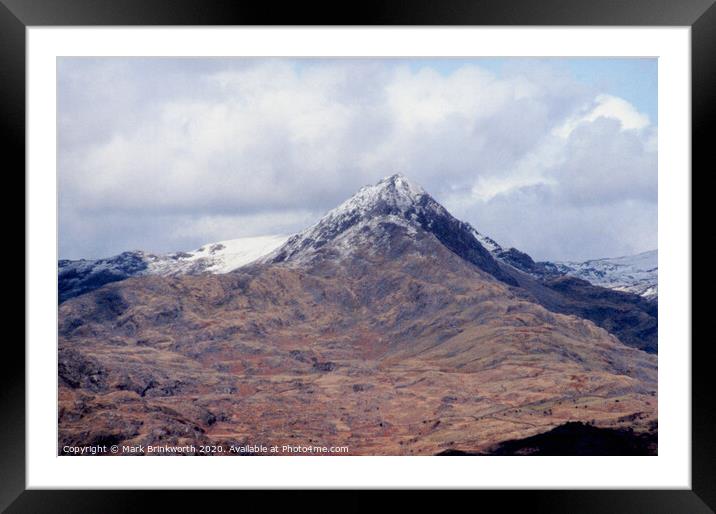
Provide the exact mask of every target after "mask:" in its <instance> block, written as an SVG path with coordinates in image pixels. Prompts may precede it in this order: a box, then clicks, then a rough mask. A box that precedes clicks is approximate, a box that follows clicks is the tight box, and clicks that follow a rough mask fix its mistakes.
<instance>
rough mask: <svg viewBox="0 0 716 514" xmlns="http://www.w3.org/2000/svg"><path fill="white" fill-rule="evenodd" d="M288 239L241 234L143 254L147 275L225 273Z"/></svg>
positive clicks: (271, 249)
mask: <svg viewBox="0 0 716 514" xmlns="http://www.w3.org/2000/svg"><path fill="white" fill-rule="evenodd" d="M287 239H288V236H284V235H270V236H256V237H242V238H238V239H229V240H226V241H218V242H216V243H210V244H206V245H204V246H202V247H200V248H198V249H196V250H194V251H191V252H177V253H172V254H167V255H152V254H145V259H146V260H147V274H150V275H179V274H185V273H189V274H191V273H212V274H218V273H228V272H230V271H233V270H235V269H237V268H240V267H241V266H245V265H246V264H249V263H251V262H253V261H255V260H257V259H259V258H260V257H262V256H264V255H266V254H267V253H270V252H271V251H273V250H274V249H276V248H278V247H279V246H281V245H282V244H284V243H285V242H286V240H287Z"/></svg>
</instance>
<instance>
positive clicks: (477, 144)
mask: <svg viewBox="0 0 716 514" xmlns="http://www.w3.org/2000/svg"><path fill="white" fill-rule="evenodd" d="M170 61H171V62H169V63H167V62H164V61H161V62H160V64H154V63H152V62H147V61H145V60H138V61H136V62H135V61H133V60H119V61H115V60H98V61H91V62H89V63H88V62H87V61H81V62H80V61H79V60H72V59H70V60H65V61H62V62H61V63H60V66H59V84H60V87H59V90H58V93H59V121H58V123H59V125H58V126H59V127H60V139H59V141H60V146H59V163H58V166H59V180H60V195H61V196H60V224H61V227H60V253H61V255H62V256H63V257H73V258H74V257H81V256H86V257H94V256H98V255H102V254H109V253H117V252H119V251H122V250H125V249H129V248H138V247H141V248H145V249H148V250H151V251H168V250H180V249H190V248H193V247H196V246H199V245H201V244H203V243H206V242H207V241H211V240H213V239H217V240H219V239H231V238H234V237H239V236H246V235H259V234H267V233H279V232H286V231H292V230H299V229H300V228H302V227H304V226H305V225H307V224H309V223H310V222H311V221H312V220H314V219H315V218H316V217H317V216H320V215H321V214H322V213H323V212H325V211H326V210H328V209H330V208H332V207H333V206H335V205H337V204H338V203H340V202H341V201H342V200H344V199H345V198H346V197H348V196H350V195H351V194H352V193H353V192H355V190H357V189H358V188H359V187H360V186H361V185H364V184H367V183H372V182H375V181H376V180H378V179H379V178H381V177H383V176H385V175H388V174H390V173H393V172H395V171H401V172H403V173H405V174H407V175H408V176H409V177H411V178H412V179H413V180H415V181H417V182H419V183H421V184H422V185H423V186H424V187H425V188H426V189H427V190H428V191H429V192H431V193H432V194H433V195H434V196H435V197H436V198H437V199H438V200H439V201H443V202H444V203H445V204H446V206H447V207H448V208H450V209H452V210H453V211H454V213H455V214H456V215H458V216H460V217H463V218H465V219H467V220H468V221H470V222H471V223H473V224H474V225H475V226H476V227H478V229H479V230H482V231H484V232H486V233H488V234H491V235H494V236H495V237H496V238H498V239H499V238H500V237H502V238H504V239H506V240H509V241H510V242H512V244H516V245H518V246H520V247H521V248H522V249H524V250H525V251H528V252H536V253H539V254H540V255H542V256H549V257H551V258H578V257H581V256H582V254H584V256H586V257H598V256H602V255H610V254H611V253H613V252H616V251H617V249H619V250H618V251H619V252H622V253H623V251H622V249H623V248H624V247H625V246H628V244H632V243H633V244H632V246H633V247H634V248H635V249H636V250H641V249H647V247H650V246H655V244H656V225H655V220H656V216H655V211H654V208H655V205H656V197H655V191H656V145H655V141H656V129H655V127H654V126H652V125H651V124H650V122H649V119H648V117H646V116H645V115H643V114H641V113H639V112H638V111H637V110H636V109H635V108H634V107H633V106H632V105H631V104H629V103H628V102H626V101H625V100H623V99H620V98H617V97H614V96H608V95H604V94H601V93H600V92H599V91H595V90H592V89H589V88H585V87H584V85H582V84H579V83H577V82H576V81H574V80H572V79H570V78H569V77H565V76H564V75H563V74H556V73H553V72H552V71H551V69H550V68H549V67H543V68H540V69H537V70H535V69H525V70H519V69H514V70H512V71H511V72H509V73H502V74H499V75H498V74H495V73H494V72H491V71H488V70H486V69H484V68H482V67H481V66H479V63H478V64H465V65H463V66H461V67H459V68H457V69H456V70H455V71H452V72H450V73H446V72H438V71H437V70H435V69H433V68H432V67H430V66H423V67H421V66H408V65H407V64H405V63H391V62H390V61H370V60H360V61H354V60H345V61H341V60H337V61H336V60H334V61H300V62H299V61H283V60H260V59H255V60H235V61H227V60H219V61H216V62H214V61H211V60H206V62H205V61H200V62H199V61H192V62H191V63H177V62H175V61H173V60H170ZM585 105H586V106H587V107H584V106H585ZM527 192H529V194H527ZM630 202H631V203H630ZM580 205H581V207H584V208H585V209H586V206H589V209H587V210H579V207H580ZM528 208H529V209H531V211H532V212H531V213H530V216H531V217H532V219H540V218H544V219H549V220H550V221H549V223H551V224H552V228H553V230H552V229H550V230H546V229H545V230H543V231H542V232H543V234H544V237H543V238H542V240H541V241H537V240H536V239H535V238H536V236H535V232H534V231H535V230H536V227H534V226H530V224H528V223H522V222H518V220H519V219H520V218H519V216H521V215H523V214H524V213H525V212H526V209H528ZM630 209H631V210H632V211H633V212H630ZM490 213H500V215H499V216H497V215H496V214H490ZM578 213H581V214H582V218H581V219H566V218H567V217H571V216H576V215H577V214H578ZM652 217H653V220H654V222H653V223H651V224H649V223H647V222H646V220H648V219H651V218H652ZM634 218H639V219H642V218H643V220H645V221H643V223H642V225H641V226H642V228H643V229H644V230H645V231H647V232H648V234H649V235H648V237H647V236H644V237H640V238H635V236H634V234H633V230H630V229H628V227H626V228H624V227H625V226H626V225H628V223H629V219H634ZM604 223H608V224H609V225H610V226H612V227H614V229H613V230H611V231H609V233H608V234H607V233H606V232H605V231H604V230H603V228H602V227H601V226H600V224H604ZM560 227H561V228H560ZM619 227H623V228H624V230H620V228H619ZM543 228H544V227H543ZM577 231H578V232H579V234H576V232H577ZM590 234H591V235H590ZM566 238H571V239H572V240H579V241H580V245H579V246H576V245H564V244H562V245H560V244H558V243H559V240H560V239H566ZM637 239H638V240H637ZM627 240H629V241H631V243H629V242H628V241H627ZM589 241H591V243H589ZM644 246H646V247H644ZM550 248H552V249H553V251H552V252H550V250H549V249H550ZM577 254H579V255H577Z"/></svg>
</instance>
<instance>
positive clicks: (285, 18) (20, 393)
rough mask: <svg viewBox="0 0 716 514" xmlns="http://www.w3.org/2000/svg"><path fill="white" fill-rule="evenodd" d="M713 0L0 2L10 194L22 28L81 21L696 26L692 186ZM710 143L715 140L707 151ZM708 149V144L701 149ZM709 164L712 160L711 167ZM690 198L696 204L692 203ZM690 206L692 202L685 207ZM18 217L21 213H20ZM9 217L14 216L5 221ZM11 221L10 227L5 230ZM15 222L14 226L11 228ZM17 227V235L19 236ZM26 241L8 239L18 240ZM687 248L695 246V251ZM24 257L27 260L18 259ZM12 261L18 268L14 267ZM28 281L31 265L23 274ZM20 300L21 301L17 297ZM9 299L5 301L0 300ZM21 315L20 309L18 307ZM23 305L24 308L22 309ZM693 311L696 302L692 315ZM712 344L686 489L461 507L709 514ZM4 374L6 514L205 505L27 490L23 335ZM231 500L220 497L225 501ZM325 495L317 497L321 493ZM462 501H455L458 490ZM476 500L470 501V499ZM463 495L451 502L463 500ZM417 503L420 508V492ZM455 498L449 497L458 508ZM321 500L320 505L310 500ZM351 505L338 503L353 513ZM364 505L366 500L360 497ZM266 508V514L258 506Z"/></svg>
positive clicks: (21, 129)
mask: <svg viewBox="0 0 716 514" xmlns="http://www.w3.org/2000/svg"><path fill="white" fill-rule="evenodd" d="M715 1H716V0H680V1H678V2H676V1H670V0H601V1H595V0H592V1H588V0H540V1H534V0H488V1H480V0H473V1H470V0H452V1H442V2H435V1H431V0H412V1H410V2H406V1H382V2H381V1H377V0H372V1H362V2H360V3H356V4H350V5H348V4H341V3H339V2H334V3H332V4H331V5H325V6H324V5H320V4H317V3H314V4H305V3H286V4H285V5H282V6H281V7H280V8H278V7H277V6H275V5H273V4H270V3H261V2H252V3H245V2H244V3H240V2H228V1H221V0H214V1H207V0H204V1H201V0H0V75H1V78H0V126H2V127H3V132H4V134H3V137H2V138H1V139H0V141H2V145H3V147H4V148H3V157H4V159H5V162H6V163H7V164H6V165H5V174H4V175H5V179H6V195H8V194H11V195H12V193H9V192H10V191H12V192H13V193H15V194H17V193H16V191H19V190H20V188H22V189H23V190H24V180H23V182H22V183H21V184H17V189H14V188H13V189H11V188H10V187H8V182H7V181H8V180H10V179H11V177H19V176H24V175H21V174H20V173H12V172H13V171H15V170H17V171H18V172H19V171H20V170H21V169H22V170H24V169H25V100H26V98H25V50H26V48H25V46H26V44H25V30H26V28H27V27H30V26H87V25H105V26H111V25H549V26H556V25H558V26H567V25H574V26H583V25H621V26H628V25H635V26H644V25H656V26H689V27H691V44H692V47H691V49H692V56H691V57H692V62H691V70H692V179H693V176H694V170H695V169H700V172H701V174H703V175H705V173H706V172H707V171H708V170H707V165H708V164H710V165H711V166H710V167H709V168H713V164H712V163H711V162H710V160H709V161H707V159H708V158H709V157H710V154H711V152H710V151H709V148H710V146H711V145H712V143H711V142H710V140H709V134H710V133H711V132H712V131H709V128H713V125H714V124H715V122H714V120H716V112H715V106H716V101H715V99H714V96H715V93H714V92H715V91H716V65H715V64H716V5H715V4H714V2H715ZM710 143H711V144H710ZM707 145H709V146H707ZM707 163H708V164H707ZM692 202H693V201H692ZM692 206H693V203H692ZM15 212H16V211H15ZM6 219H8V220H9V219H11V218H9V217H8V218H6ZM7 225H12V224H7ZM17 225H18V226H19V223H18V224H17ZM17 230H18V231H19V228H17ZM24 238H25V233H24V232H23V235H22V238H21V237H19V234H18V237H16V238H13V239H12V240H13V242H14V244H15V245H17V244H18V243H17V241H19V240H24ZM692 252H693V247H692ZM25 259H27V255H25ZM15 265H16V264H15ZM25 280H27V268H26V271H25ZM23 297H24V293H23ZM7 298H9V295H7V296H6V299H7ZM14 303H15V305H16V307H15V308H16V309H19V308H20V304H21V302H19V301H14ZM22 305H23V308H24V302H22ZM696 307H698V306H694V308H696ZM709 346H710V340H709V339H707V338H703V339H697V338H694V340H693V344H692V371H693V376H692V456H691V464H692V489H690V490H633V491H628V490H619V491H616V490H588V491H587V490H584V491H502V492H498V491H479V492H478V491H475V492H470V493H469V494H470V495H471V499H469V500H468V501H470V502H473V501H480V502H482V501H485V500H493V501H494V500H497V501H499V502H500V506H501V509H504V508H507V509H508V510H509V509H510V508H513V507H522V508H526V507H528V508H529V509H530V510H537V511H543V510H544V511H549V512H581V513H588V512H670V513H675V512H692V513H698V512H714V510H716V445H715V444H714V440H715V439H714V434H715V433H716V424H715V423H714V419H715V418H716V415H715V414H716V409H715V408H714V400H713V385H714V380H713V378H712V377H713V376H714V374H713V372H712V370H711V369H710V368H711V367H712V362H713V361H712V360H711V359H709V358H708V357H709ZM3 356H4V359H5V366H4V367H3V370H2V372H1V373H0V381H1V385H0V441H1V445H2V446H1V448H2V453H0V461H1V463H2V464H1V466H0V509H7V512H35V513H41V512H126V511H133V510H139V508H140V507H141V506H147V505H150V504H148V503H147V502H148V501H149V500H159V501H161V502H162V506H163V510H169V509H171V508H172V504H176V505H181V507H182V509H181V510H185V509H186V508H190V507H191V506H192V504H196V505H204V506H205V505H206V502H207V501H209V497H208V496H207V494H211V500H210V501H212V502H214V501H216V499H217V498H218V496H217V494H219V493H217V492H211V493H207V492H204V493H198V494H192V493H190V492H188V491H184V492H180V491H141V492H137V491H131V492H130V491H118V490H111V491H97V490H95V491H67V490H65V491H59V490H26V487H25V475H26V473H25V472H26V467H25V466H26V465H25V366H24V363H25V352H24V346H23V344H21V342H20V338H19V337H17V338H10V337H7V338H6V339H5V341H4V353H3ZM226 494H232V493H231V492H224V493H221V495H222V496H224V495H226ZM301 494H302V495H303V498H305V500H299V501H298V502H296V503H295V507H294V508H300V507H301V506H307V507H309V508H310V507H311V506H313V507H315V506H316V505H320V504H322V503H323V502H324V501H326V498H325V496H323V495H324V494H325V493H322V492H302V493H301ZM318 494H321V496H320V498H319V497H318V496H317V495H318ZM455 494H457V493H455ZM475 495H477V496H475ZM459 496H461V494H460V495H458V499H459ZM412 498H413V499H417V500H418V501H420V502H423V501H424V500H423V494H422V493H421V492H414V493H413V494H412ZM454 499H455V497H453V500H454ZM270 501H273V496H272V493H271V492H268V491H264V492H256V493H254V494H247V492H245V491H244V492H241V506H242V508H244V509H246V508H249V511H251V510H253V509H251V507H252V506H259V505H261V506H265V505H266V503H267V502H270ZM316 501H319V503H318V504H316V503H315V502H316ZM363 501H364V500H363V499H359V500H357V502H358V503H355V502H353V503H350V502H348V503H345V504H344V505H346V506H350V505H352V506H353V507H354V508H357V507H358V506H359V504H360V503H361V502H363ZM365 501H367V502H369V501H370V500H365ZM257 510H263V509H257Z"/></svg>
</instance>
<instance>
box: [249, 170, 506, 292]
mask: <svg viewBox="0 0 716 514" xmlns="http://www.w3.org/2000/svg"><path fill="white" fill-rule="evenodd" d="M419 232H420V233H419ZM421 232H425V233H426V234H429V235H432V236H433V237H434V238H435V239H437V240H438V241H439V242H440V243H442V244H443V245H444V246H445V247H446V248H447V249H449V250H450V251H452V252H453V253H455V254H456V255H458V256H460V257H462V258H463V259H465V260H466V261H468V262H470V263H472V264H474V265H475V266H477V267H479V268H480V269H481V270H483V271H485V272H487V273H489V274H490V275H492V276H493V277H495V278H496V279H498V280H501V281H503V282H505V283H507V284H511V285H517V283H516V282H515V281H514V280H513V279H512V278H511V277H510V276H509V275H508V274H507V273H505V272H504V270H503V269H502V268H501V267H500V265H499V264H498V263H497V261H496V260H495V259H494V258H493V257H492V255H491V254H490V252H489V251H487V250H486V249H485V248H484V247H483V246H482V245H481V244H480V243H479V241H478V240H477V239H476V238H475V236H474V232H475V231H474V229H473V228H472V227H471V226H470V225H469V224H468V223H464V222H462V221H460V220H458V219H456V218H454V217H453V216H452V215H451V214H450V213H449V212H448V211H447V210H446V209H445V208H444V207H443V206H442V205H440V204H439V203H437V202H436V201H435V200H434V199H433V197H431V196H430V195H429V194H427V193H426V192H425V191H424V190H423V189H422V188H421V187H419V186H416V185H414V184H412V183H411V182H410V181H408V179H407V178H406V177H405V176H403V175H401V174H396V175H392V176H390V177H387V178H384V179H383V180H381V181H380V182H378V183H377V184H376V185H374V186H366V187H363V188H362V189H361V190H360V191H358V193H356V194H355V195H354V196H353V197H351V198H350V199H348V200H347V201H345V202H344V203H342V204H341V205H339V206H338V207H337V208H335V209H333V210H332V211H330V212H329V213H328V214H327V215H326V216H324V217H323V218H321V220H320V221H318V223H316V224H315V225H313V226H312V227H310V228H308V229H306V230H304V231H303V232H300V233H299V234H296V235H294V236H292V237H291V238H290V239H289V240H288V241H287V242H286V243H285V244H284V245H283V246H281V247H279V248H277V249H276V250H274V251H273V252H272V253H271V254H269V255H268V256H266V257H264V258H262V259H261V261H262V262H266V263H281V262H287V263H294V264H304V265H305V264H311V263H314V262H319V263H320V262H323V261H325V260H335V259H346V258H352V257H353V256H354V254H356V251H357V250H361V249H363V248H365V247H366V246H371V250H372V251H373V252H374V253H375V252H380V251H382V250H385V249H388V250H391V249H390V248H388V247H390V245H391V244H393V245H394V244H395V237H394V236H395V235H396V234H398V233H401V234H403V235H405V236H407V239H408V240H409V241H410V240H411V239H419V238H420V237H422V233H421ZM372 245H375V246H372Z"/></svg>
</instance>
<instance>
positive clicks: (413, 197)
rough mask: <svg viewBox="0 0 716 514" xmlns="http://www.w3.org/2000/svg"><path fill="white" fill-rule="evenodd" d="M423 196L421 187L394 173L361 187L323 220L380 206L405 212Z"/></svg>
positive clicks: (423, 192) (423, 191)
mask: <svg viewBox="0 0 716 514" xmlns="http://www.w3.org/2000/svg"><path fill="white" fill-rule="evenodd" d="M425 194H426V193H425V190H424V189H423V188H422V187H420V186H418V185H416V184H413V183H412V182H410V181H409V180H408V178H407V177H405V176H404V175H402V174H400V173H396V174H394V175H390V176H389V177H385V178H383V179H381V180H380V182H378V183H377V184H375V185H372V186H363V187H362V188H360V189H359V190H358V192H357V193H356V194H354V195H353V196H351V197H350V198H349V199H348V200H346V201H345V202H343V203H342V204H340V205H339V206H338V207H336V208H335V209H333V210H332V211H330V212H329V213H328V214H327V215H326V216H325V218H329V217H333V218H335V217H339V216H343V215H345V214H346V213H349V212H353V211H369V210H371V209H373V208H374V207H375V206H377V205H380V204H383V205H386V206H390V207H395V208H398V209H401V210H405V209H407V208H409V207H411V206H413V205H415V204H416V203H417V202H419V201H420V198H421V197H422V196H423V195H425ZM325 218H324V219H325ZM319 223H320V221H319Z"/></svg>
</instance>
